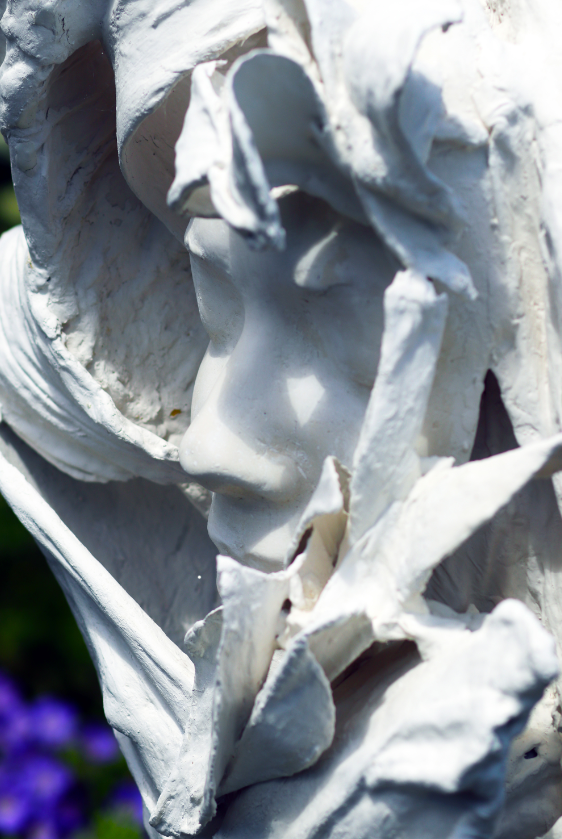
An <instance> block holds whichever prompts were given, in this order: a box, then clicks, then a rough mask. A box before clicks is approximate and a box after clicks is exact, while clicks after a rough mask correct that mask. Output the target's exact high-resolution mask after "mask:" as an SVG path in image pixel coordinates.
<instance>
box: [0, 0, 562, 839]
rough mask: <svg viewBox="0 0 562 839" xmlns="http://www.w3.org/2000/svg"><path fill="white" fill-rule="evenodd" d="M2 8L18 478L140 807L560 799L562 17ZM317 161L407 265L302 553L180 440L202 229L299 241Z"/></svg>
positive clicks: (325, 184)
mask: <svg viewBox="0 0 562 839" xmlns="http://www.w3.org/2000/svg"><path fill="white" fill-rule="evenodd" d="M2 31H3V33H4V36H5V38H6V58H5V61H4V64H3V65H2V68H1V70H0V125H1V128H2V130H3V132H4V134H5V136H6V138H7V140H8V143H9V146H10V154H11V160H12V167H13V173H14V183H15V189H16V195H17V198H18V202H19V206H20V210H21V215H22V227H21V228H18V229H16V230H14V231H11V232H9V233H8V234H6V235H5V236H4V237H3V238H2V240H1V241H0V407H1V410H2V416H3V419H4V421H5V423H6V424H7V425H8V426H10V428H11V431H10V430H9V429H8V428H7V427H6V426H5V425H4V426H3V427H2V433H1V435H0V491H1V492H2V493H3V495H4V496H5V497H6V498H7V500H8V502H9V503H10V504H11V505H12V507H13V508H14V510H15V511H16V513H17V514H18V515H19V516H20V518H21V520H22V521H23V522H24V524H25V525H26V526H27V527H28V528H29V530H30V532H31V533H32V534H33V535H34V536H35V538H36V539H37V540H38V542H39V544H40V545H41V547H42V549H43V550H44V552H45V553H46V555H47V557H48V561H49V562H50V564H51V566H52V568H53V571H54V573H55V574H56V576H57V578H58V579H59V581H60V583H61V585H62V587H63V589H64V591H65V594H66V595H67V598H68V600H69V603H70V604H71V607H72V609H73V611H74V613H75V615H76V617H77V620H78V622H79V624H80V627H81V629H82V631H83V633H84V636H85V638H86V641H87V643H88V645H89V648H90V650H91V653H92V657H93V659H94V662H95V665H96V667H97V670H98V673H99V677H100V682H101V685H102V690H103V695H104V706H105V710H106V714H107V716H108V719H109V721H110V723H111V725H112V726H113V727H114V729H115V730H116V732H117V734H118V737H119V741H120V743H121V747H122V749H123V752H124V754H125V756H126V758H127V760H128V762H129V765H130V767H131V770H132V772H133V774H134V776H135V778H136V780H137V782H138V784H139V787H140V789H141V791H142V794H143V800H144V804H145V811H146V813H145V814H146V824H147V829H148V830H149V831H150V832H151V834H152V835H154V836H157V835H165V836H174V837H189V836H193V835H205V836H213V835H216V836H217V837H220V839H242V837H246V836H251V837H252V839H262V837H263V839H266V837H267V839H274V837H283V839H287V837H290V839H312V838H313V837H317V839H319V837H333V839H336V837H353V839H371V837H373V836H375V835H376V836H377V837H380V839H386V837H389V839H390V837H391V836H395V835H403V836H408V837H410V836H411V837H418V836H422V835H435V836H437V835H438V836H443V837H450V839H453V838H454V837H455V839H456V837H463V839H464V837H467V838H468V837H471V838H472V837H492V835H495V836H499V837H502V839H503V837H506V836H510V837H515V839H535V835H536V832H537V830H538V828H537V827H536V825H540V826H541V828H543V829H544V830H547V829H548V828H549V827H550V826H551V824H552V823H553V822H554V820H555V819H556V818H558V817H559V816H560V815H562V805H561V804H560V794H559V793H560V790H561V789H562V774H561V772H560V766H559V757H560V755H558V757H556V754H557V753H556V748H557V746H556V745H554V746H553V745H552V744H553V743H555V744H559V743H558V740H559V736H558V732H557V726H558V721H559V710H558V704H559V695H558V694H557V692H556V691H557V689H556V687H554V686H551V687H550V688H549V689H548V691H547V692H546V694H544V696H543V698H542V699H541V696H542V695H543V691H544V690H545V688H546V686H547V685H548V684H549V683H550V682H552V680H554V679H555V678H556V676H557V674H558V672H559V667H558V663H557V657H556V652H555V645H557V647H558V651H559V653H560V649H561V646H562V614H561V611H560V610H561V606H560V604H561V603H562V597H561V596H560V594H561V592H560V582H559V578H560V568H561V557H560V539H559V536H560V533H561V532H562V530H561V528H562V523H561V521H560V512H559V509H558V507H557V503H558V505H559V504H560V501H561V497H560V493H561V492H562V485H561V484H560V477H559V474H560V472H559V470H560V469H561V468H562V436H561V432H562V389H561V387H560V381H561V377H560V371H561V370H562V336H561V334H560V316H559V312H560V308H561V297H560V295H561V293H562V292H561V284H560V255H559V252H558V249H559V241H560V233H559V226H560V219H561V218H562V205H561V204H560V201H559V198H558V196H559V194H560V189H559V188H558V187H559V179H560V172H561V171H562V167H561V166H560V162H561V161H560V157H561V156H562V137H561V136H560V125H561V124H562V122H561V120H560V116H561V115H560V114H559V113H558V111H559V109H560V107H561V106H560V104H559V103H560V101H561V99H560V96H559V93H560V91H559V86H560V79H561V78H562V77H561V75H560V72H559V70H560V66H559V62H560V59H559V57H558V43H559V36H560V33H561V32H562V15H561V13H560V12H559V11H558V10H557V9H555V8H553V4H552V3H550V2H548V0H532V2H529V3H528V4H527V5H526V6H524V7H523V6H521V9H520V10H519V12H518V14H515V13H513V14H512V15H506V16H505V17H504V18H503V19H498V18H497V16H495V14H494V11H493V10H491V11H488V12H487V11H486V10H485V9H484V8H482V6H481V4H480V2H479V0H427V1H426V0H396V2H395V3H394V4H390V5H389V4H388V3H383V2H382V0H366V2H360V0H357V2H353V3H351V2H350V3H348V2H344V0H303V1H302V2H301V0H264V3H263V5H262V3H259V2H256V1H255V0H246V1H244V0H236V2H233V0H191V2H183V0H182V2H168V0H157V2H154V0H116V2H111V3H110V2H107V0H68V2H67V1H66V0H64V2H63V0H52V1H51V0H49V2H48V3H45V4H42V5H41V6H40V7H38V6H37V4H36V3H35V2H32V0H9V2H8V3H7V5H6V10H5V13H4V16H3V18H2ZM521 63H524V65H525V66H526V67H527V68H528V72H527V73H526V74H525V77H522V74H521V72H520V66H521ZM295 187H297V188H299V189H301V190H303V191H305V192H308V193H310V194H311V195H313V196H315V197H317V198H321V199H322V200H324V201H326V202H328V203H329V204H330V205H331V206H332V207H333V208H334V209H335V210H337V211H338V212H339V213H341V214H342V215H344V216H348V217H349V218H352V219H354V220H355V221H358V222H360V223H363V224H368V225H370V226H371V227H372V228H373V230H374V231H375V232H376V234H377V235H378V236H379V237H380V238H381V239H382V240H383V241H384V242H385V243H386V245H387V246H388V248H389V249H390V250H391V251H392V252H393V254H394V255H395V257H396V258H397V259H398V261H399V263H400V265H401V266H402V270H400V271H399V272H398V273H397V275H396V277H395V279H394V281H393V283H392V284H391V285H390V286H389V288H388V289H387V292H386V295H385V301H384V307H385V330H384V335H383V340H382V349H381V360H380V364H379V369H378V372H377V377H376V381H375V385H374V388H373V391H372V393H371V397H370V402H369V405H368V409H367V413H366V417H365V421H364V425H363V428H362V432H361V436H360V440H359V444H358V447H357V451H356V457H355V462H354V463H353V469H352V473H351V474H349V473H348V472H347V470H346V469H345V468H344V467H343V466H342V465H341V464H340V463H339V462H338V461H337V459H336V458H333V457H328V458H327V459H326V461H325V463H324V469H323V472H322V476H321V478H320V481H319V484H318V486H317V488H316V491H315V493H314V495H313V496H312V498H311V499H310V502H309V504H308V507H307V509H306V510H305V512H304V515H303V518H302V520H301V523H300V525H299V528H298V531H297V532H296V534H295V538H294V542H293V543H292V544H291V545H288V546H287V563H286V567H285V569H284V570H283V571H279V572H277V573H273V574H265V573H262V572H260V571H256V570H255V569H250V568H246V567H244V566H242V565H240V564H239V563H237V562H235V561H234V560H233V559H231V558H229V557H222V556H220V557H218V558H217V560H216V569H215V556H214V555H215V551H214V548H213V546H212V545H211V543H210V541H209V539H208V537H207V535H206V533H205V532H204V523H203V521H202V519H201V518H200V516H199V513H198V512H196V510H195V509H194V508H193V506H192V503H191V502H192V501H194V502H195V503H196V505H197V506H198V507H199V509H204V508H205V503H206V501H207V497H206V494H205V493H204V491H203V490H202V489H201V488H198V487H197V486H195V485H193V484H190V483H189V479H188V476H187V475H186V474H185V473H184V472H183V470H182V469H181V467H180V465H179V462H178V449H177V446H178V444H179V441H180V439H181V437H182V435H183V433H184V432H185V430H186V428H187V427H188V425H189V421H190V407H191V392H192V387H193V381H194V378H195V375H196V373H197V369H198V366H199V364H200V361H201V359H202V357H203V354H204V352H205V348H206V343H207V339H206V336H205V333H204V331H203V329H202V326H201V323H200V321H199V316H198V313H197V306H196V300H195V293H194V290H193V287H192V283H191V271H190V264H189V255H188V253H187V251H186V250H185V247H184V244H183V242H184V235H185V230H186V226H187V224H188V221H189V218H190V217H191V216H193V215H200V216H220V217H222V218H223V219H224V220H225V221H226V222H227V223H228V224H230V225H231V227H232V228H233V229H235V230H237V231H238V232H239V233H241V234H242V235H243V236H245V237H246V238H247V240H248V242H249V243H250V244H251V245H252V246H254V247H258V248H259V247H272V248H280V249H281V248H282V247H283V246H284V231H283V229H282V226H281V222H280V214H279V211H278V206H277V203H276V195H278V194H280V193H283V192H284V191H286V190H287V188H289V189H293V188H295ZM487 371H493V374H494V376H495V378H494V377H493V376H492V377H490V376H491V374H488V377H487ZM485 380H486V381H487V382H488V385H489V383H490V382H496V383H498V382H499V389H498V393H497V394H496V395H495V397H494V396H493V393H492V389H491V387H492V386H491V385H489V386H488V385H487V390H486V393H485V394H484V400H483V402H482V404H481V403H480V397H481V395H482V391H483V388H484V382H485ZM493 398H495V400H496V401H495V402H494V401H493ZM487 411H488V413H487ZM502 412H503V413H502ZM504 414H505V417H504ZM487 417H488V419H489V422H488V423H487V422H486V418H487ZM501 422H504V423H505V427H506V428H509V434H511V432H513V434H514V439H513V441H512V440H511V438H509V440H508V439H507V438H508V437H509V434H507V436H506V434H504V435H503V438H502V439H501V440H500V441H499V443H498V440H497V439H495V437H494V433H495V430H497V427H498V426H499V425H500V424H501ZM510 423H511V426H510ZM12 432H15V435H17V436H15V435H14V433H12ZM506 441H507V442H506ZM518 446H519V447H518ZM507 449H511V450H509V451H508V450H507ZM32 450H34V451H32ZM471 452H472V457H473V460H472V461H470V462H468V461H469V458H470V456H471ZM551 476H553V483H551ZM535 479H537V480H536V481H535ZM538 479H541V482H540V483H539V481H538ZM530 482H532V483H530ZM99 483H102V484H105V486H104V487H102V488H100V487H97V486H96V484H99ZM176 485H179V486H176ZM81 487H83V489H81ZM553 487H554V489H553ZM101 489H103V492H101V491H99V492H98V490H101ZM81 493H83V495H82V494H81ZM104 493H105V494H104ZM108 499H110V500H109V501H108ZM537 499H539V500H538V501H537ZM80 505H82V506H80ZM504 531H505V532H506V533H507V536H506V535H505V533H504V535H503V536H502V533H503V532H504ZM498 534H500V536H502V538H501V539H500V538H496V537H497V536H498ZM305 535H306V536H307V538H304V537H305ZM502 539H503V541H502ZM516 542H517V544H515V543H516ZM299 545H300V546H301V550H300V551H297V546H299ZM303 545H304V547H303ZM505 545H507V547H508V548H509V549H510V550H511V548H514V550H515V548H516V549H517V551H518V553H516V560H514V562H513V565H516V566H517V567H516V569H515V570H513V569H512V568H507V567H506V566H507V565H509V563H506V562H505V561H504V556H503V554H502V550H503V549H504V547H505ZM295 554H297V555H296V556H295ZM510 556H511V554H510ZM215 570H216V585H215ZM311 579H314V581H315V586H316V588H314V589H313V594H310V591H311V589H310V585H309V583H310V580H311ZM499 601H503V602H500V603H499V605H498V606H497V607H496V608H495V609H493V606H495V605H496V604H497V603H498V602H499ZM521 601H522V602H521ZM523 603H524V604H526V605H523ZM475 606H476V607H478V608H475ZM527 607H530V608H527ZM531 612H534V615H533V614H531ZM484 613H489V614H484ZM541 624H542V626H541ZM545 627H546V629H547V630H549V631H550V632H551V633H552V634H553V635H554V638H555V641H553V640H552V638H551V636H550V635H549V634H548V633H547V632H546V631H545ZM184 636H185V637H184ZM539 700H541V702H540V705H539V706H538V711H536V712H533V713H535V716H534V717H532V718H531V722H532V726H531V728H530V729H528V730H527V732H524V733H523V734H521V732H522V731H523V729H524V727H525V725H526V723H527V720H528V718H529V715H530V714H531V711H532V708H533V706H534V705H535V704H536V703H537V702H538V701H539ZM533 720H535V721H536V722H533ZM533 726H534V728H533ZM535 731H536V735H533V736H536V738H537V744H540V746H541V748H540V749H538V751H539V755H538V758H539V759H538V763H537V764H535V766H536V767H538V768H536V769H535V770H534V772H535V774H534V775H533V774H532V773H530V772H529V771H528V768H527V764H528V763H529V761H526V760H525V754H526V753H529V751H531V752H532V751H533V749H535V750H537V748H536V746H535V745H534V741H532V742H533V745H531V746H529V737H531V734H530V733H529V732H535ZM557 737H558V740H557V739H556V738H557ZM517 738H519V739H517ZM514 741H515V745H512V744H513V742H514ZM521 744H524V745H521ZM527 746H529V748H527ZM543 746H544V748H543ZM510 749H511V751H510ZM549 749H550V751H549ZM553 755H554V757H553ZM557 761H558V762H557ZM506 773H508V782H507V790H508V798H507V803H506V799H505V790H506ZM538 787H541V789H542V792H541V793H540V794H538V793H537V788H538ZM553 790H554V792H553V793H552V791H553ZM521 802H524V806H525V807H526V808H527V809H526V810H525V812H526V813H527V815H528V823H527V822H525V821H524V819H521V818H518V817H517V815H514V816H512V815H511V814H512V813H515V814H517V813H518V812H519V811H518V809H517V807H518V806H519V807H520V806H521ZM510 818H511V819H512V820H511V821H510ZM533 831H535V833H533Z"/></svg>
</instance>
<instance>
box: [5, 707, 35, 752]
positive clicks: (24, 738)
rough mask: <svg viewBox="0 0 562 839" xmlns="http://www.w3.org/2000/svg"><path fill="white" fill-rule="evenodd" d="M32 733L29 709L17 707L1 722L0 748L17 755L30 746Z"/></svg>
mask: <svg viewBox="0 0 562 839" xmlns="http://www.w3.org/2000/svg"><path fill="white" fill-rule="evenodd" d="M31 733H32V732H31V721H30V718H29V713H28V711H27V708H26V707H25V706H24V705H23V704H22V705H19V706H16V707H14V708H12V710H11V712H10V713H9V714H6V716H5V717H4V718H3V719H2V720H0V748H1V749H2V750H3V751H4V752H6V753H7V754H17V753H18V752H21V751H23V750H24V749H26V748H27V747H28V746H29V743H30V741H31Z"/></svg>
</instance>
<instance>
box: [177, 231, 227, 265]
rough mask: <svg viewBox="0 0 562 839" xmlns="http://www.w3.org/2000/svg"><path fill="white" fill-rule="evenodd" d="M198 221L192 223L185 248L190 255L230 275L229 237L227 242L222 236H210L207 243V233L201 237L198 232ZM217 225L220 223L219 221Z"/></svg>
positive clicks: (186, 237)
mask: <svg viewBox="0 0 562 839" xmlns="http://www.w3.org/2000/svg"><path fill="white" fill-rule="evenodd" d="M196 221H197V219H192V220H191V221H190V223H189V225H188V227H187V231H186V234H185V239H184V241H185V246H186V248H187V249H188V251H189V253H190V254H191V255H192V256H195V257H196V258H197V259H200V260H202V261H203V262H206V263H209V264H211V265H214V266H216V267H217V268H221V269H222V270H223V271H226V272H227V273H228V271H229V267H230V259H229V245H228V237H226V241H225V240H224V238H223V237H222V236H221V235H220V234H219V235H217V236H209V237H208V239H209V241H208V242H206V241H205V239H206V236H205V233H204V232H203V235H202V236H201V235H200V231H197V227H196V226H195V225H194V222H196ZM212 221H215V220H214V219H213V220H212ZM217 223H220V222H218V220H217ZM217 232H218V231H217Z"/></svg>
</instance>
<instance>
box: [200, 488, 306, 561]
mask: <svg viewBox="0 0 562 839" xmlns="http://www.w3.org/2000/svg"><path fill="white" fill-rule="evenodd" d="M305 505H306V499H304V501H302V502H301V503H297V504H291V505H287V506H285V505H284V506H276V505H272V504H267V503H266V502H263V501H260V500H257V501H256V500H255V499H253V500H251V499H233V498H230V497H228V496H223V495H218V494H217V495H214V496H213V503H212V505H211V510H210V513H209V536H210V537H211V539H212V540H213V542H214V544H215V545H216V546H217V549H218V550H219V551H220V553H222V554H224V555H226V556H231V557H232V558H233V559H236V560H237V561H238V562H241V563H242V564H243V565H249V566H251V567H252V568H258V569H259V570H261V571H279V570H280V569H282V568H283V567H284V560H285V557H286V554H287V549H288V546H289V545H290V544H291V540H292V537H293V535H294V532H295V530H296V527H297V524H298V521H299V519H300V516H301V513H302V510H303V508H304V506H305Z"/></svg>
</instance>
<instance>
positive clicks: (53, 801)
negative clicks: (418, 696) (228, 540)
mask: <svg viewBox="0 0 562 839" xmlns="http://www.w3.org/2000/svg"><path fill="white" fill-rule="evenodd" d="M0 140H1V142H0V233H3V232H4V231H5V230H8V229H9V228H10V227H13V226H14V225H16V224H19V221H20V218H19V211H18V205H17V201H16V197H15V194H14V190H13V188H12V183H11V176H10V162H9V154H8V148H7V146H6V144H5V142H4V140H2V139H1V137H0ZM141 817H142V807H141V803H140V796H139V794H138V791H137V789H136V787H135V785H134V782H133V781H132V779H131V777H130V775H129V773H128V770H127V767H126V765H125V762H124V760H123V759H122V758H121V756H120V753H119V750H118V748H117V743H116V740H115V738H114V736H113V733H112V731H111V729H110V728H109V726H108V725H107V724H106V723H105V721H104V716H103V709H102V702H101V693H100V690H99V687H98V683H97V679H96V674H95V671H94V668H93V665H92V663H91V661H90V658H89V655H88V652H87V650H86V646H85V644H84V641H83V640H82V636H81V635H80V633H79V631H78V628H77V626H76V624H75V622H74V618H73V617H72V614H71V612H70V609H69V607H68V605H67V603H66V600H65V598H64V596H63V594H62V591H61V590H60V589H59V587H58V585H57V583H56V581H55V579H54V577H53V576H52V574H51V572H50V570H49V568H48V566H47V563H46V561H45V559H44V558H43V555H42V554H41V552H40V551H39V549H38V547H37V545H36V544H35V542H34V540H33V539H32V538H31V536H30V535H29V534H28V533H27V531H26V530H25V529H24V528H23V526H22V525H21V524H20V523H19V521H18V520H17V519H16V517H15V516H14V514H13V513H12V511H11V510H10V508H9V507H8V505H7V504H6V503H5V502H4V500H3V499H2V497H1V496H0V836H2V837H13V839H20V837H21V839H65V838H66V837H72V839H141V837H144V836H146V834H145V833H144V831H143V829H142V827H141Z"/></svg>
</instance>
